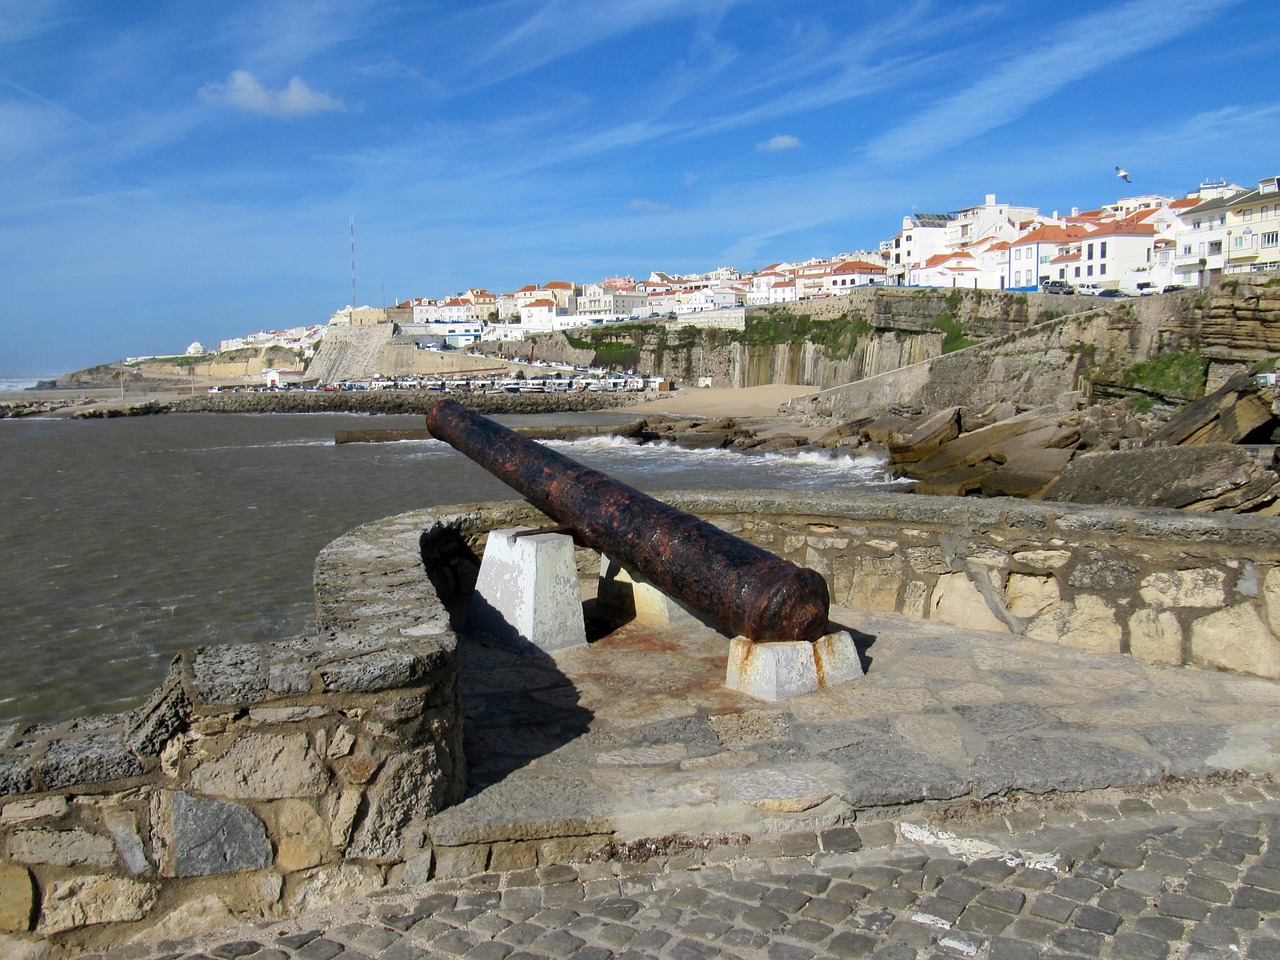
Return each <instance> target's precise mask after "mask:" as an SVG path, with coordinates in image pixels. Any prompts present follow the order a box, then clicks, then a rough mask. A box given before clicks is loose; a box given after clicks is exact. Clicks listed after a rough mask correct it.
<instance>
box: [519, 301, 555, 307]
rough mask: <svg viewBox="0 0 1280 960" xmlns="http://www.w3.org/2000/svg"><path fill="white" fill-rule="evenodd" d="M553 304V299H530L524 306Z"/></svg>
mask: <svg viewBox="0 0 1280 960" xmlns="http://www.w3.org/2000/svg"><path fill="white" fill-rule="evenodd" d="M555 305H556V302H555V301H554V300H530V301H529V302H528V303H526V304H525V307H554V306H555Z"/></svg>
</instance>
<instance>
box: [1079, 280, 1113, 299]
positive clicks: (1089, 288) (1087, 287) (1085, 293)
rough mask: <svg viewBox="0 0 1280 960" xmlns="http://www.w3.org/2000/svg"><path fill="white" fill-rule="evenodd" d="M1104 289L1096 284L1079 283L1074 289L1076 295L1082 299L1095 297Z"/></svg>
mask: <svg viewBox="0 0 1280 960" xmlns="http://www.w3.org/2000/svg"><path fill="white" fill-rule="evenodd" d="M1105 289H1106V288H1105V287H1104V286H1102V285H1101V284H1098V283H1081V284H1079V285H1077V287H1076V293H1078V294H1079V295H1080V296H1082V297H1096V296H1097V295H1098V294H1099V293H1101V292H1102V291H1103V290H1105Z"/></svg>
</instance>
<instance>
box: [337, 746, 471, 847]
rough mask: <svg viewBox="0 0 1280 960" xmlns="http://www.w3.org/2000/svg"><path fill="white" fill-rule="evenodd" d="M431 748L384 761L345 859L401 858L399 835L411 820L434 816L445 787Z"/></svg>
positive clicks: (435, 753) (441, 801)
mask: <svg viewBox="0 0 1280 960" xmlns="http://www.w3.org/2000/svg"><path fill="white" fill-rule="evenodd" d="M437 757H438V751H437V750H436V748H435V746H426V747H423V748H421V749H419V750H414V751H412V752H411V753H406V754H400V755H398V756H394V757H392V758H391V759H390V760H389V761H387V765H386V767H385V768H384V769H383V771H382V773H381V775H380V776H379V777H378V780H377V783H375V784H374V786H373V788H372V789H371V790H370V791H369V794H368V797H367V803H368V812H367V813H366V814H365V818H364V821H363V823H361V825H360V828H359V829H358V830H357V831H356V835H355V837H354V838H353V839H352V841H351V846H350V848H349V849H348V850H347V856H348V857H355V858H358V859H361V860H376V861H381V862H391V861H395V860H399V859H400V858H401V856H402V847H403V837H402V836H401V832H402V830H403V828H404V826H405V825H406V824H408V823H409V822H410V821H411V820H413V819H419V820H421V819H424V818H426V817H429V816H430V815H431V814H433V813H435V812H437V811H438V810H439V809H440V808H441V807H442V806H443V801H444V797H445V790H446V786H447V785H446V783H445V776H444V773H443V771H442V770H441V765H440V763H439V761H438V759H437Z"/></svg>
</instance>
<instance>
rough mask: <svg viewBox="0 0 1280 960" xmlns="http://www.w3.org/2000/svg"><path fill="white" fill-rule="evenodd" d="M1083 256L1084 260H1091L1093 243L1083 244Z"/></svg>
mask: <svg viewBox="0 0 1280 960" xmlns="http://www.w3.org/2000/svg"><path fill="white" fill-rule="evenodd" d="M1084 258H1085V259H1086V260H1092V259H1093V244H1092V243H1089V244H1085V255H1084Z"/></svg>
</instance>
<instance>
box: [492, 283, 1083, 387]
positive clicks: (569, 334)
mask: <svg viewBox="0 0 1280 960" xmlns="http://www.w3.org/2000/svg"><path fill="white" fill-rule="evenodd" d="M1092 305H1093V301H1091V300H1088V299H1087V298H1079V297H1061V296H1043V295H1040V294H1032V295H1030V296H1027V295H1010V294H1004V293H1001V292H999V291H992V290H916V289H889V288H884V287H876V288H866V289H863V290H859V291H855V292H853V293H851V294H847V295H844V296H840V297H830V298H825V299H821V300H810V301H805V302H802V303H796V304H787V305H785V306H779V307H764V308H751V309H750V310H748V311H747V318H746V322H745V324H744V328H743V329H741V330H727V329H724V328H713V327H708V328H700V327H696V326H692V325H683V324H682V325H667V324H658V323H650V324H624V325H619V326H616V327H614V326H609V327H588V328H583V329H578V330H571V331H566V332H564V333H557V334H548V335H544V336H538V337H536V338H534V339H533V340H532V341H531V342H526V343H519V344H512V345H510V347H509V348H508V350H507V355H508V356H510V357H512V358H513V359H526V360H527V359H529V357H530V354H531V352H532V354H533V355H535V356H536V357H538V358H540V359H544V360H554V361H559V362H563V363H573V364H586V365H593V366H608V367H611V368H613V369H635V370H641V371H644V372H646V373H654V374H658V375H661V376H665V377H668V378H669V379H672V380H676V381H679V382H682V383H690V384H693V383H699V382H709V383H711V384H712V385H714V386H725V387H753V386H759V385H762V384H769V383H796V384H806V385H812V386H817V387H822V388H824V389H825V388H828V387H832V386H836V385H838V384H842V383H849V382H851V381H854V380H862V379H866V378H867V377H873V376H876V375H878V374H882V373H886V372H888V371H891V370H897V369H899V368H901V367H904V366H909V365H911V364H914V363H920V362H922V361H925V360H929V359H931V358H933V357H937V356H940V355H941V354H942V353H943V352H944V349H948V348H950V349H954V348H955V347H956V346H958V345H960V343H963V342H965V339H964V338H969V339H970V340H974V341H976V340H985V339H988V338H992V337H1002V336H1006V335H1008V334H1011V333H1016V332H1018V331H1020V330H1024V329H1026V328H1027V327H1029V326H1032V325H1034V324H1037V323H1041V322H1043V321H1045V320H1048V319H1052V318H1053V317H1055V316H1060V315H1062V314H1064V313H1068V312H1072V311H1075V310H1080V309H1088V307H1090V306H1092Z"/></svg>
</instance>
